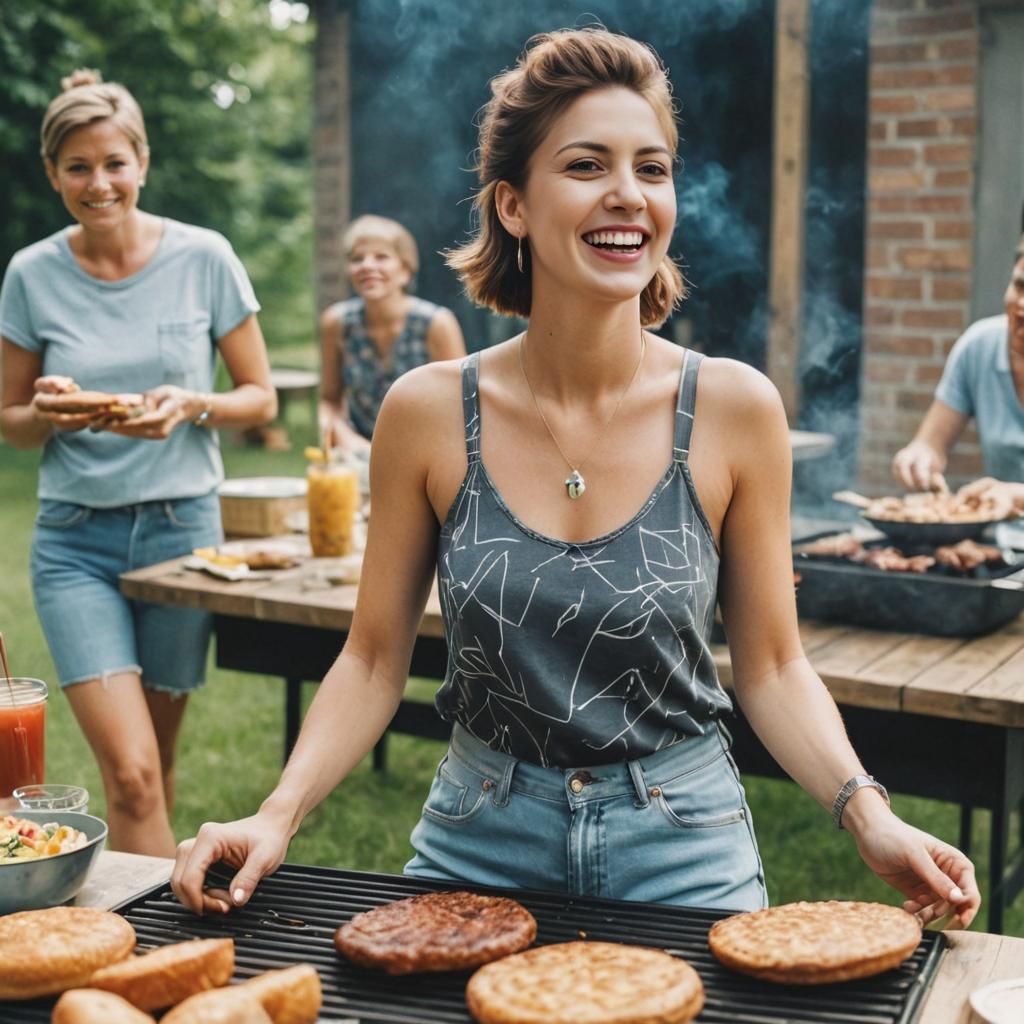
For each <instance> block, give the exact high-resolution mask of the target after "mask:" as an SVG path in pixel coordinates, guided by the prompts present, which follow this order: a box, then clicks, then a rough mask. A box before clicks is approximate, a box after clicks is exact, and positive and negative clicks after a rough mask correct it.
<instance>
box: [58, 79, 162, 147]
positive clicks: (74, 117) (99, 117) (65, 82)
mask: <svg viewBox="0 0 1024 1024" xmlns="http://www.w3.org/2000/svg"><path fill="white" fill-rule="evenodd" d="M60 84H61V88H62V89H63V92H61V94H60V95H59V96H57V97H56V98H55V99H53V100H52V101H51V103H50V105H49V106H48V107H47V108H46V115H45V116H44V117H43V129H42V133H41V134H42V150H41V151H42V155H43V157H44V159H46V160H49V161H50V162H51V163H56V162H57V156H58V155H59V153H60V147H61V144H62V143H63V142H64V140H65V139H66V138H67V136H68V135H69V134H70V133H71V132H73V131H75V130H76V129H78V128H84V127H85V126H86V125H89V124H93V123H94V122H96V121H103V120H108V119H109V120H111V121H113V122H114V124H116V125H117V127H118V128H120V129H121V131H123V132H124V133H125V135H127V136H128V139H129V140H130V142H131V144H132V148H133V149H134V150H135V155H136V156H137V157H138V158H139V159H140V160H142V159H143V157H145V156H148V155H149V143H148V141H147V140H146V124H145V122H144V121H143V118H142V110H141V109H140V108H139V105H138V103H136V102H135V97H134V96H132V94H131V93H130V92H129V91H128V90H127V89H126V88H125V87H124V86H123V85H118V84H117V82H104V81H103V76H102V75H101V74H100V73H99V72H98V71H96V70H94V69H92V68H79V69H78V70H77V71H73V72H72V73H71V74H70V75H68V76H67V78H62V79H61V82H60Z"/></svg>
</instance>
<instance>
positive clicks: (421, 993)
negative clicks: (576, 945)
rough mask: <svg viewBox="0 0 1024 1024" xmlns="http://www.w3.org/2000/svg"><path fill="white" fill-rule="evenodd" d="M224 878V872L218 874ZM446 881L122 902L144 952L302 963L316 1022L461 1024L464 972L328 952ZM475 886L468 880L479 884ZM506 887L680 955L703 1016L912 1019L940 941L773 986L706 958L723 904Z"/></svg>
mask: <svg viewBox="0 0 1024 1024" xmlns="http://www.w3.org/2000/svg"><path fill="white" fill-rule="evenodd" d="M225 881H226V879H225ZM451 888H452V886H450V885H443V884H439V883H432V882H429V881H425V880H423V879H412V878H405V877H402V876H396V875H379V874H367V873H363V872H356V871H340V870H336V869H332V868H318V867H306V866H303V865H297V864H285V865H283V866H282V867H281V868H280V869H279V870H278V871H277V872H276V873H275V874H274V875H272V876H271V877H269V878H266V879H264V881H263V882H262V883H261V884H260V887H259V889H258V890H257V891H256V893H255V894H254V896H253V897H252V899H251V900H250V901H249V903H248V904H247V906H246V907H245V908H244V909H243V910H236V911H233V912H232V913H231V914H230V915H229V916H228V917H220V916H210V917H205V918H198V917H195V916H194V915H193V914H192V913H191V912H190V911H188V910H186V909H185V908H184V907H182V906H181V905H180V904H179V903H178V902H177V901H176V900H175V898H174V896H173V894H172V893H171V891H170V886H168V885H163V886H161V887H159V888H157V889H154V890H152V891H151V892H149V893H145V894H143V895H142V896H139V897H137V898H136V899H133V900H131V901H130V902H128V903H126V904H124V905H123V906H122V907H120V908H119V910H120V912H121V913H122V914H124V916H125V917H126V918H127V919H128V920H129V921H131V923H132V925H134V927H135V931H136V932H137V934H138V937H139V948H140V950H143V949H152V948H154V947H156V946H162V945H167V944H168V943H171V942H180V941H183V940H185V939H191V938H217V937H221V936H230V937H232V938H233V939H234V940H235V959H236V964H235V979H236V980H242V979H244V978H249V977H252V976H253V975H254V974H259V973H260V972H262V971H265V970H269V969H271V968H274V967H287V966H290V965H291V964H296V963H302V962H305V963H310V964H312V965H313V966H314V967H316V969H317V971H318V972H319V974H320V980H321V983H322V985H323V989H324V1007H323V1010H322V1011H321V1020H322V1021H325V1022H326V1021H345V1022H352V1024H355V1022H360V1024H370V1022H374V1024H377V1022H382V1021H387V1022H393V1024H435V1022H439V1021H441V1022H451V1024H455V1022H457V1024H469V1022H470V1021H471V1018H470V1016H469V1014H468V1013H467V1011H466V1007H465V997H464V993H465V987H466V981H467V980H468V978H469V973H468V972H459V973H449V974H427V975H413V976H407V977H398V978H393V977H389V976H387V975H383V974H379V973H376V972H373V971H369V970H366V969H363V968H360V967H356V966H355V965H353V964H351V963H349V962H348V961H347V960H344V959H343V958H342V957H340V956H339V955H338V954H336V953H335V951H334V946H333V944H332V941H331V940H332V937H333V935H334V931H335V929H336V928H337V927H338V925H339V924H341V923H342V922H344V921H347V920H348V919H349V918H350V917H352V915H353V914H356V913H359V912H360V911H363V910H369V909H371V908H373V907H376V906H380V905H381V904H382V903H387V902H389V901H391V900H396V899H404V898H405V897H407V896H414V895H416V894H417V893H421V892H436V891H438V890H441V889H451ZM478 888H479V887H474V889H478ZM480 891H486V892H493V893H497V894H500V895H506V896H512V897H513V898H515V899H518V900H519V901H520V902H521V903H523V904H524V905H525V906H526V907H527V908H528V909H529V910H530V911H531V913H533V915H534V916H535V917H536V918H537V941H538V943H541V944H544V943H550V942H566V941H570V940H574V939H579V938H581V937H586V938H588V939H592V940H601V941H606V942H625V943H631V944H634V945H644V946H657V947H660V948H662V949H666V950H668V951H669V952H670V953H673V954H675V955H678V956H681V957H684V958H685V959H686V960H687V961H688V962H689V963H690V964H691V965H692V966H693V967H695V968H696V969H697V971H698V972H699V973H700V976H701V979H702V980H703V982H704V987H705V990H706V994H707V1002H706V1004H705V1007H704V1010H703V1012H702V1013H701V1015H700V1017H699V1018H698V1020H699V1021H700V1022H702V1024H710V1022H712V1021H714V1022H722V1024H724V1022H728V1024H797V1022H801V1021H815V1022H822V1024H825V1022H833V1024H840V1022H842V1024H911V1022H912V1021H914V1020H915V1019H916V1018H917V1013H918V1010H919V1008H920V1005H921V1002H922V1001H923V998H924V994H925V991H926V990H927V986H928V985H929V984H930V982H931V980H932V978H933V976H934V974H935V971H936V970H937V968H938V963H939V959H940V957H941V954H942V950H943V947H944V945H945V938H944V937H943V936H942V935H941V934H939V933H934V932H929V933H926V934H925V936H924V938H923V940H922V942H921V944H920V946H918V948H917V950H916V951H915V952H914V954H913V956H911V957H910V959H909V960H907V961H905V962H904V963H903V964H902V965H901V966H900V967H899V968H897V969H896V970H894V971H888V972H886V973H885V974H880V975H877V976H876V977H874V978H867V979H864V980H862V981H856V982H844V983H842V984H838V985H826V986H818V987H786V986H780V985H770V984H768V983H766V982H759V981H756V980H754V979H750V978H744V977H742V976H741V975H737V974H733V973H732V972H730V971H727V970H726V969H725V968H724V967H722V966H721V965H720V964H719V963H718V962H717V961H716V960H715V959H714V957H712V955H711V953H710V951H709V950H708V945H707V934H708V929H709V928H710V927H711V925H712V924H713V923H714V922H715V921H717V920H718V919H719V918H722V917H725V916H727V914H726V912H724V911H714V910H695V909H689V908H680V907H666V906H663V905H660V904H655V903H623V902H620V901H617V900H601V899H591V898H582V897H579V898H575V897H569V896H565V895H563V894H561V893H547V892H531V891H527V890H522V889H486V890H484V889H480ZM52 1005H53V1000H35V1001H33V1002H27V1003H0V1022H3V1024H33V1022H37V1021H38V1022H40V1024H42V1022H48V1021H49V1019H50V1009H51V1007H52Z"/></svg>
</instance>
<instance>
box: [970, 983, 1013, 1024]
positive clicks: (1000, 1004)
mask: <svg viewBox="0 0 1024 1024" xmlns="http://www.w3.org/2000/svg"><path fill="white" fill-rule="evenodd" d="M971 1009H972V1010H973V1011H974V1012H975V1013H976V1014H977V1015H978V1016H979V1017H980V1018H981V1019H982V1020H983V1021H985V1022H986V1024H1020V1022H1021V1021H1024V978H1009V979H1007V980H1006V981H993V982H990V983H989V984H988V985H985V986H983V987H982V988H979V989H975V991H974V992H972V993H971Z"/></svg>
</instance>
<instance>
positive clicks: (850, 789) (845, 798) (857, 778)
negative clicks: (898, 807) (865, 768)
mask: <svg viewBox="0 0 1024 1024" xmlns="http://www.w3.org/2000/svg"><path fill="white" fill-rule="evenodd" d="M865 786H867V787H868V788H870V789H876V790H878V792H879V793H880V794H881V795H882V799H883V800H884V801H885V803H886V806H889V793H888V791H887V790H886V788H885V786H883V785H882V784H881V783H880V782H878V781H876V780H875V779H874V778H873V777H872V776H871V775H854V777H853V778H852V779H850V780H849V781H848V782H847V783H846V784H845V785H844V786H843V787H842V789H840V790H839V792H838V793H836V798H835V800H833V801H832V820H833V822H835V826H836V828H842V827H843V811H844V810H845V809H846V805H847V803H848V802H849V800H850V797H851V796H853V794H854V793H856V792H857V790H858V789H863V788H864V787H865Z"/></svg>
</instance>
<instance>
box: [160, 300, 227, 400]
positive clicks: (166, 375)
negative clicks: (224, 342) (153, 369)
mask: <svg viewBox="0 0 1024 1024" xmlns="http://www.w3.org/2000/svg"><path fill="white" fill-rule="evenodd" d="M156 332H157V344H158V347H159V351H160V368H161V372H162V376H163V379H162V382H161V383H163V384H177V385H178V387H183V388H198V387H201V386H202V384H203V380H204V378H205V375H206V374H207V373H208V370H209V366H210V361H211V358H212V353H213V342H212V341H211V339H210V321H209V320H208V319H206V318H205V317H196V318H194V319H192V320H170V321H164V322H163V323H160V324H157V328H156Z"/></svg>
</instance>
